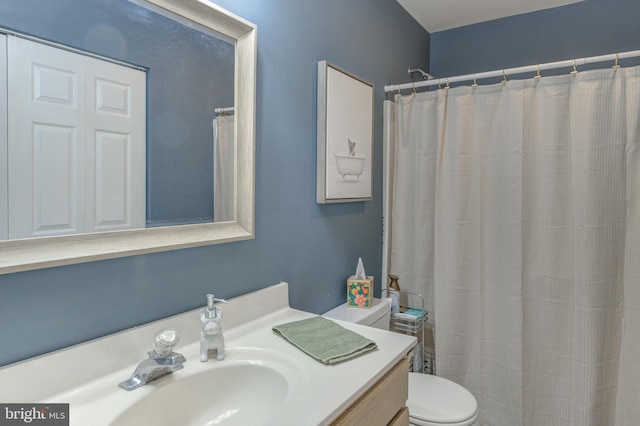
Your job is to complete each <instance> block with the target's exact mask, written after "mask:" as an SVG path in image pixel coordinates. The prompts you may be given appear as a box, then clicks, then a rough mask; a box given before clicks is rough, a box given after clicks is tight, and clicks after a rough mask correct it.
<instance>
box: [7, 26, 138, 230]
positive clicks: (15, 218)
mask: <svg viewBox="0 0 640 426" xmlns="http://www.w3.org/2000/svg"><path fill="white" fill-rule="evenodd" d="M7 50H8V66H7V69H8V82H9V84H8V100H9V106H10V107H9V111H8V117H9V119H8V123H9V124H8V128H9V131H8V135H9V136H8V157H9V160H8V164H9V165H8V181H9V185H8V186H9V189H8V200H9V209H8V210H9V238H11V239H14V238H28V237H35V236H48V235H61V234H69V233H82V232H95V231H102V230H115V229H129V228H140V227H144V226H145V195H144V194H145V143H146V141H145V139H146V136H145V97H146V95H145V92H144V91H145V74H144V72H141V71H137V70H133V69H131V68H127V67H124V66H121V65H116V64H112V63H109V62H106V61H101V60H99V59H96V58H90V57H87V56H84V55H81V54H76V53H72V52H69V51H65V50H62V49H58V48H55V47H51V46H46V45H43V44H39V43H35V42H32V41H28V40H24V39H21V38H17V37H12V36H9V37H8V44H7Z"/></svg>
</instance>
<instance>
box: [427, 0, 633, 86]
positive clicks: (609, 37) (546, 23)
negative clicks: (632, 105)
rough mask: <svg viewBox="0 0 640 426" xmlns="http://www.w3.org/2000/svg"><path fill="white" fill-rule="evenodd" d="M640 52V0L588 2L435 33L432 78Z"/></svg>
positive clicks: (432, 53)
mask: <svg viewBox="0 0 640 426" xmlns="http://www.w3.org/2000/svg"><path fill="white" fill-rule="evenodd" d="M638 49H640V1H638V0H585V1H583V2H580V3H574V4H571V5H567V6H562V7H558V8H554V9H547V10H543V11H539V12H534V13H528V14H524V15H519V16H512V17H508V18H503V19H498V20H494V21H490V22H485V23H480V24H475V25H469V26H466V27H462V28H457V29H452V30H448V31H442V32H437V33H433V34H431V74H433V75H434V76H436V77H443V78H444V77H448V76H453V75H462V74H469V73H474V72H481V71H492V70H496V69H503V68H510V67H518V66H524V65H532V64H538V63H544V62H554V61H560V60H565V59H575V58H582V57H588V56H596V55H603V54H608V53H616V52H623V51H628V50H638ZM636 63H637V61H633V60H627V61H625V62H623V63H621V64H622V65H623V66H624V65H631V64H633V65H635V64H636ZM611 65H613V64H611ZM600 66H602V65H600ZM567 71H570V70H566V69H565V70H564V71H563V72H567ZM546 74H547V75H549V74H550V72H546ZM528 77H531V75H529V76H528ZM480 83H482V81H481V82H480Z"/></svg>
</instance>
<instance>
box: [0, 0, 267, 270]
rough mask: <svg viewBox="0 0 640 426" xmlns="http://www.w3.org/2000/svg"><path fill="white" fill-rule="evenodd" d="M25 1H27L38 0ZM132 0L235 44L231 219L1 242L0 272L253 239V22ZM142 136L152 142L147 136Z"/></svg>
mask: <svg viewBox="0 0 640 426" xmlns="http://www.w3.org/2000/svg"><path fill="white" fill-rule="evenodd" d="M18 3H21V4H20V7H28V5H26V6H25V2H18ZM30 3H32V5H33V4H37V3H39V2H35V1H32V2H30ZM65 3H70V2H69V1H67V2H65ZM136 3H139V4H143V5H145V6H146V7H150V8H160V9H162V10H165V11H168V12H170V13H173V14H175V15H178V16H180V17H181V18H182V19H184V20H185V22H186V23H187V24H188V25H189V26H191V27H193V28H199V27H203V28H205V29H206V30H209V31H210V32H213V33H216V34H220V35H222V36H224V37H225V38H226V39H227V40H229V41H231V42H232V43H234V44H235V64H234V71H235V76H234V90H233V100H234V105H233V106H234V109H235V114H234V120H235V124H234V133H235V144H234V146H233V148H234V151H235V160H234V167H233V168H232V169H233V170H234V173H233V176H231V182H232V187H233V188H234V190H233V197H232V200H233V202H232V204H233V205H232V208H231V211H232V212H233V219H232V220H228V221H224V222H215V223H203V224H189V225H177V226H161V227H154V228H147V229H135V230H126V231H111V232H104V233H98V234H79V235H69V236H57V237H46V238H32V239H24V240H9V241H1V242H0V273H9V272H17V271H24V270H30V269H37V268H44V267H50V266H59V265H66V264H73V263H80V262H87V261H93V260H102V259H108V258H115V257H121V256H128V255H133V254H144V253H151V252H156V251H163V250H172V249H177V248H186V247H194V246H200V245H209V244H217V243H223V242H230V241H238V240H243V239H250V238H253V235H254V232H253V226H254V177H253V171H254V139H255V137H254V134H255V133H254V132H255V129H254V127H255V124H254V123H255V70H256V43H257V34H256V33H257V30H256V27H255V25H253V24H251V23H250V22H248V21H246V20H243V19H241V18H238V17H236V16H234V15H232V14H230V13H228V12H227V11H225V10H223V9H221V8H219V7H218V6H216V5H213V4H211V3H209V2H207V1H205V0H201V1H199V0H179V1H176V0H136ZM5 7H6V6H5ZM9 7H10V6H9ZM0 8H1V7H0ZM33 13H36V11H35V10H34V11H33ZM69 19H71V18H69ZM51 21H56V22H57V23H58V24H59V23H60V22H63V21H62V20H56V19H52V20H51ZM85 36H86V35H85ZM116 41H117V40H116ZM125 47H126V46H125ZM158 49H159V51H161V50H162V46H158ZM186 78H189V76H186ZM212 109H213V108H212ZM212 112H213V111H212ZM149 126H150V127H149V128H148V133H152V132H153V131H154V129H153V128H152V127H151V123H149ZM175 127H179V126H174V127H167V129H170V130H176V129H175ZM178 130H179V129H178ZM148 140H149V141H150V143H152V141H153V139H152V136H151V135H149V137H148ZM0 159H1V158H0Z"/></svg>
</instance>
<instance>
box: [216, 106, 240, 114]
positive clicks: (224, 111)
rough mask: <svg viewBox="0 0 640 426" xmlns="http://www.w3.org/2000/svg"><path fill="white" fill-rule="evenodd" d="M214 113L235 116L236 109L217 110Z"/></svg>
mask: <svg viewBox="0 0 640 426" xmlns="http://www.w3.org/2000/svg"><path fill="white" fill-rule="evenodd" d="M213 111H214V112H215V113H216V114H233V112H234V111H235V109H234V107H227V108H216V109H214V110H213Z"/></svg>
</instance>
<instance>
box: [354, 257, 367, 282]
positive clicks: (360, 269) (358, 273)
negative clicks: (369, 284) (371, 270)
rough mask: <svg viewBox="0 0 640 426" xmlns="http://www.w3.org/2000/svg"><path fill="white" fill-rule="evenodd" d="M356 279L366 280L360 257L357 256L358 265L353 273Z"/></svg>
mask: <svg viewBox="0 0 640 426" xmlns="http://www.w3.org/2000/svg"><path fill="white" fill-rule="evenodd" d="M354 278H355V279H356V280H366V279H367V274H366V273H365V272H364V265H363V264H362V258H361V257H359V258H358V267H357V268H356V274H355V275H354Z"/></svg>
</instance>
